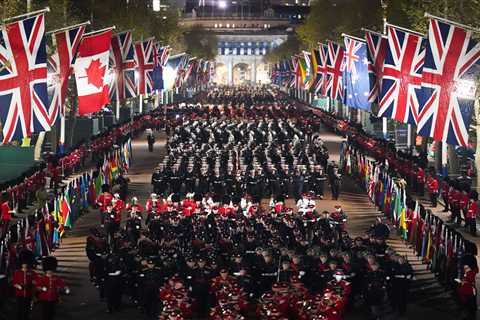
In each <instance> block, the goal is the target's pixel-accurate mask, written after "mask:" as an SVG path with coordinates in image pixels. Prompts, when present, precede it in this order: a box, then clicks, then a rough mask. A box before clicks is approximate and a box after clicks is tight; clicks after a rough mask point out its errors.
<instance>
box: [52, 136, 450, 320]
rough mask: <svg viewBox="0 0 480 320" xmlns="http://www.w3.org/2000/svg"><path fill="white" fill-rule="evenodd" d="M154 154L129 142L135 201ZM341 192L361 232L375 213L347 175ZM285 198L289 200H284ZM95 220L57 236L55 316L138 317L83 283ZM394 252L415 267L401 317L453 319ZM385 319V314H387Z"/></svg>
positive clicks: (421, 275)
mask: <svg viewBox="0 0 480 320" xmlns="http://www.w3.org/2000/svg"><path fill="white" fill-rule="evenodd" d="M322 136H323V138H324V140H325V142H326V143H327V146H328V148H329V150H330V154H331V159H333V160H337V161H338V154H339V142H340V141H341V138H339V137H338V136H336V135H334V134H331V133H327V132H322ZM157 141H159V142H158V143H157V144H156V148H155V152H154V153H149V152H148V151H147V144H146V139H145V137H141V138H139V139H136V140H135V141H134V142H133V145H132V147H133V156H134V159H133V166H132V168H131V170H130V174H129V177H130V179H131V191H132V194H135V195H136V196H137V197H139V199H140V200H141V201H143V200H144V199H146V198H147V197H148V195H149V194H150V192H151V191H150V190H151V188H150V176H151V172H152V169H153V167H154V166H155V165H156V164H157V163H159V162H160V161H161V158H162V157H163V155H164V154H165V149H164V148H162V145H163V144H164V142H165V140H164V137H163V136H161V135H158V137H157ZM343 190H344V191H343V193H342V194H341V197H340V200H339V201H338V202H339V203H340V204H341V205H342V207H343V208H344V209H345V211H346V212H347V213H348V216H349V221H348V229H349V232H350V233H351V234H352V235H353V236H355V235H359V234H362V233H363V232H364V231H365V229H367V228H368V226H369V225H370V224H371V223H372V222H373V221H374V219H375V217H377V216H378V215H379V212H378V211H377V210H376V209H375V207H374V206H373V205H372V204H371V203H370V201H369V200H368V198H367V197H366V196H365V193H364V192H363V191H362V190H361V189H360V188H359V187H358V186H357V185H356V184H355V183H354V182H353V181H352V180H351V179H349V178H348V177H345V178H344V181H343ZM328 199H329V197H328V195H327V197H326V200H322V201H319V202H318V203H317V205H318V208H319V210H323V209H325V210H332V209H333V207H334V205H335V204H337V203H338V202H337V201H333V200H328ZM290 201H291V200H290ZM97 224H98V216H97V212H90V213H89V214H86V215H85V216H83V217H81V218H80V219H79V220H78V221H77V223H76V225H75V226H74V229H73V230H72V231H70V232H69V233H68V234H67V236H66V238H65V239H64V240H63V243H62V246H61V248H60V249H59V250H57V251H56V253H55V254H56V256H57V257H58V258H59V262H60V267H59V272H60V273H61V274H62V275H63V276H64V277H65V279H66V280H67V282H68V284H69V285H70V286H71V288H72V294H71V295H70V296H68V297H66V298H65V299H64V301H63V302H62V303H61V304H60V306H59V309H58V319H72V320H75V319H79V320H80V319H81V320H84V319H92V320H97V319H98V320H101V319H116V320H122V319H142V318H143V317H142V315H141V314H140V312H139V310H136V309H135V308H134V307H133V306H131V305H129V304H128V301H127V305H126V306H125V308H124V310H123V312H121V313H116V314H115V315H113V316H112V315H109V314H106V313H105V310H106V307H105V304H104V303H102V302H101V301H99V299H98V294H97V291H96V289H95V288H94V287H93V285H92V284H91V283H90V281H89V276H88V260H87V258H86V256H85V250H84V248H85V238H86V235H87V233H88V230H89V229H90V228H91V227H93V226H96V225H97ZM390 245H392V246H393V247H394V248H395V249H396V250H397V251H398V252H400V253H402V254H405V255H407V256H408V258H409V260H410V262H411V263H412V265H413V266H414V267H415V271H416V278H417V280H416V281H415V282H414V283H413V285H412V287H413V289H412V291H414V292H413V293H412V295H413V299H414V300H415V303H413V304H411V305H410V309H409V313H408V315H407V317H406V318H405V319H423V318H426V317H432V318H435V320H443V319H445V320H447V319H454V318H455V317H454V315H455V314H457V315H458V312H457V309H456V305H455V304H454V303H452V299H451V298H450V295H449V294H448V293H446V292H445V291H444V289H443V288H442V287H441V286H440V285H439V284H438V283H437V282H436V280H435V279H434V277H433V275H432V274H431V273H430V272H428V271H426V270H425V266H424V265H422V264H421V263H420V261H418V260H417V259H416V257H415V256H414V255H413V254H412V250H411V249H409V248H408V247H406V246H405V245H404V244H403V243H402V242H401V240H399V239H392V240H391V241H390ZM387 318H390V317H387ZM346 319H352V320H354V319H367V317H366V316H365V312H362V310H353V311H351V312H349V313H348V314H347V315H346Z"/></svg>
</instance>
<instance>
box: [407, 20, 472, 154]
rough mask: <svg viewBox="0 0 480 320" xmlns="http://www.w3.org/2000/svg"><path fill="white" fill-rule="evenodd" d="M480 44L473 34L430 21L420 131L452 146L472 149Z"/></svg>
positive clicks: (418, 95) (422, 88)
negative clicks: (470, 142)
mask: <svg viewBox="0 0 480 320" xmlns="http://www.w3.org/2000/svg"><path fill="white" fill-rule="evenodd" d="M479 58H480V43H479V42H478V41H476V40H473V39H472V32H471V31H469V30H465V29H464V28H462V27H460V26H456V25H453V24H450V23H447V22H444V21H441V20H438V19H435V18H432V19H430V23H429V28H428V41H427V49H426V55H425V65H424V67H423V74H422V86H421V88H420V89H418V90H417V91H416V93H417V97H418V100H419V103H420V110H419V120H418V127H417V131H418V133H419V134H420V135H421V136H426V137H432V138H433V139H434V140H437V141H444V142H447V143H448V144H451V145H460V146H464V147H466V146H468V128H469V126H470V122H471V119H472V113H473V110H474V101H475V92H476V86H477V84H476V82H475V81H476V79H478V76H479V73H480V70H479V67H478V65H476V64H477V62H478V60H479Z"/></svg>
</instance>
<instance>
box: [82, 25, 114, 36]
mask: <svg viewBox="0 0 480 320" xmlns="http://www.w3.org/2000/svg"><path fill="white" fill-rule="evenodd" d="M116 28H117V27H115V26H111V27H108V28H104V29H100V30H95V31H92V32H89V33H85V34H84V35H83V36H84V37H85V36H91V35H94V34H97V33H100V32H104V31H110V30H115V29H116Z"/></svg>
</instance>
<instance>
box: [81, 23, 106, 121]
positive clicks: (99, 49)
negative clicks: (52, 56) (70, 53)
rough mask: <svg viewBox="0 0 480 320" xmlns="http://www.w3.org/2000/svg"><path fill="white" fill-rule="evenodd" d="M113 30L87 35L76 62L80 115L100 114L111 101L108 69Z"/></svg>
mask: <svg viewBox="0 0 480 320" xmlns="http://www.w3.org/2000/svg"><path fill="white" fill-rule="evenodd" d="M111 38H112V30H108V31H104V32H100V33H96V34H93V35H86V36H84V37H83V39H82V43H81V44H80V47H79V49H78V55H77V60H75V80H76V82H77V93H78V113H79V114H87V113H93V112H98V111H100V110H101V109H102V107H103V106H104V105H106V104H107V103H108V102H109V101H110V100H109V94H108V91H109V90H108V84H109V79H107V78H108V77H107V69H108V58H109V54H110V53H109V50H110V40H111Z"/></svg>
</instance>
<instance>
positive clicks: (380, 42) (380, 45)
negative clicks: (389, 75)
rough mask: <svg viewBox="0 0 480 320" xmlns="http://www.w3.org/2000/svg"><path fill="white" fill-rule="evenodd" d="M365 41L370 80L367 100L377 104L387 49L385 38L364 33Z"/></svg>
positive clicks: (367, 32)
mask: <svg viewBox="0 0 480 320" xmlns="http://www.w3.org/2000/svg"><path fill="white" fill-rule="evenodd" d="M365 40H366V41H367V49H368V62H369V64H368V75H369V78H370V94H369V96H368V100H369V101H370V102H377V100H378V96H379V94H380V88H381V83H382V73H383V63H384V62H385V52H386V49H387V37H386V36H384V35H382V34H380V33H377V32H374V31H368V30H367V31H366V32H365Z"/></svg>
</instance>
